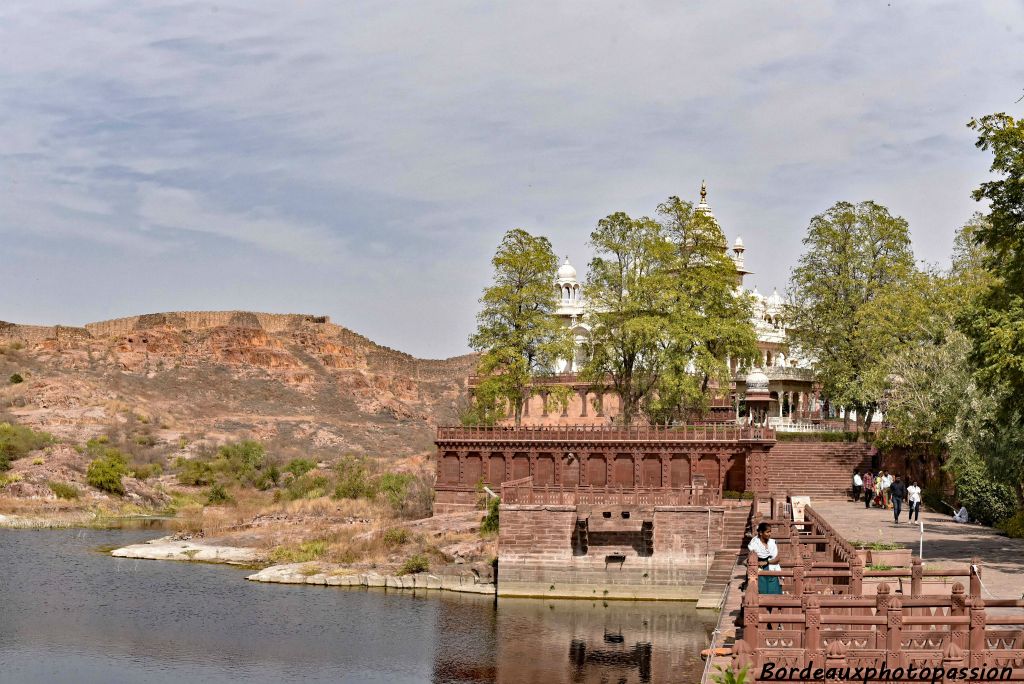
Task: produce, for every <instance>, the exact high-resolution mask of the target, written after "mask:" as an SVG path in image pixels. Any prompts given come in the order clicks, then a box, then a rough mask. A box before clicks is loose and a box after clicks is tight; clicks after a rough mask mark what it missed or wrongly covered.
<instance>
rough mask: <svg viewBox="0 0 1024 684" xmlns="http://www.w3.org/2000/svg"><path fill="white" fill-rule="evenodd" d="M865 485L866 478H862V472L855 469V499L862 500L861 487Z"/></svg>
mask: <svg viewBox="0 0 1024 684" xmlns="http://www.w3.org/2000/svg"><path fill="white" fill-rule="evenodd" d="M863 486H864V480H863V479H862V478H861V476H860V473H858V472H856V471H854V473H853V500H854V501H860V491H861V487H863Z"/></svg>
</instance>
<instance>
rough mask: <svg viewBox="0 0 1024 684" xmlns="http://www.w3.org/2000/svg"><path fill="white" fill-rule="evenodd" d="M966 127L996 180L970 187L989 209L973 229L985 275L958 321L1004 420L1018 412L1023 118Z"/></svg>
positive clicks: (1023, 275) (1023, 304)
mask: <svg viewBox="0 0 1024 684" xmlns="http://www.w3.org/2000/svg"><path fill="white" fill-rule="evenodd" d="M968 126H969V127H970V128H972V129H974V130H975V131H977V132H978V140H977V143H976V144H977V146H978V147H979V148H980V149H982V150H986V151H991V152H992V157H993V158H992V166H991V171H992V172H993V173H994V174H996V175H997V176H998V178H997V179H995V180H991V181H987V182H984V183H982V184H981V185H980V187H978V189H977V190H975V191H974V193H973V197H974V199H975V200H978V201H981V200H987V201H988V202H989V213H988V215H987V216H986V220H985V221H983V222H982V223H980V224H979V226H978V227H977V230H976V231H975V233H974V236H973V237H974V239H975V240H976V242H977V243H978V244H979V245H981V246H983V247H984V248H985V252H984V254H983V256H982V259H983V263H984V265H985V267H986V268H987V270H988V272H989V274H990V276H991V279H990V281H989V282H988V283H987V287H985V288H984V291H983V292H982V293H981V294H980V295H979V296H978V298H977V300H976V302H975V305H974V306H973V307H972V309H971V310H970V311H968V312H966V313H965V314H964V315H963V316H962V317H961V318H960V324H961V326H962V328H963V329H964V331H965V332H966V333H967V335H968V337H970V338H971V341H972V342H973V347H972V352H971V361H972V363H973V365H974V368H975V371H976V375H977V378H978V381H979V383H980V384H981V385H982V386H984V387H985V388H987V389H989V390H990V391H992V392H993V393H994V394H997V395H998V396H999V397H1000V402H999V404H1000V405H999V409H1000V412H1001V414H1002V417H1003V420H1004V421H1013V420H1016V421H1019V420H1020V419H1021V416H1022V415H1024V119H1014V118H1013V117H1012V116H1009V115H1007V114H1003V113H1000V114H990V115H988V116H983V117H981V118H980V119H973V120H972V121H971V122H970V123H969V124H968Z"/></svg>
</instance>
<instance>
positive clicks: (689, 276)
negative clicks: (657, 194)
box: [648, 197, 757, 422]
mask: <svg viewBox="0 0 1024 684" xmlns="http://www.w3.org/2000/svg"><path fill="white" fill-rule="evenodd" d="M657 215H658V218H659V222H660V223H661V226H662V230H663V232H664V234H665V236H666V238H667V239H668V240H669V242H670V243H671V245H672V252H671V256H670V258H669V259H668V260H667V262H666V267H667V269H668V275H669V280H670V290H669V309H668V315H669V321H668V342H667V352H668V353H667V368H666V372H665V373H664V374H663V375H662V378H661V381H660V382H659V383H658V387H657V392H656V395H655V396H654V397H651V399H650V400H649V401H648V414H649V416H650V417H651V418H652V419H653V420H656V421H658V422H671V421H675V420H680V419H685V418H686V417H687V416H688V415H690V414H692V413H694V412H700V411H703V410H705V409H706V407H707V400H708V397H709V389H711V387H712V385H714V386H715V387H718V388H721V387H728V384H729V381H730V379H731V378H730V369H729V366H728V364H727V359H728V358H733V359H740V360H746V359H751V358H753V357H754V355H755V354H756V353H757V336H756V334H755V333H754V328H753V326H752V325H751V322H750V318H751V305H752V302H751V301H750V298H749V297H748V296H747V295H745V294H744V293H743V292H742V290H741V289H740V288H739V287H738V282H739V281H738V277H737V273H736V265H735V263H734V262H733V260H732V259H731V258H730V257H729V255H728V251H727V242H726V239H725V235H724V234H723V233H722V230H721V228H720V227H719V225H718V222H717V221H716V220H715V219H714V217H713V216H711V215H710V213H708V212H704V211H700V210H695V209H694V207H693V205H692V204H691V203H689V202H685V201H683V200H680V199H679V198H678V197H670V198H669V199H668V200H666V201H665V202H663V203H662V204H660V205H658V213H657Z"/></svg>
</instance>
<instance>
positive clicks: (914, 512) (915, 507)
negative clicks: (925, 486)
mask: <svg viewBox="0 0 1024 684" xmlns="http://www.w3.org/2000/svg"><path fill="white" fill-rule="evenodd" d="M907 505H908V506H909V508H908V509H907V519H908V520H913V521H914V522H917V519H918V516H919V515H920V514H921V487H920V486H918V484H917V480H911V485H910V486H909V487H907Z"/></svg>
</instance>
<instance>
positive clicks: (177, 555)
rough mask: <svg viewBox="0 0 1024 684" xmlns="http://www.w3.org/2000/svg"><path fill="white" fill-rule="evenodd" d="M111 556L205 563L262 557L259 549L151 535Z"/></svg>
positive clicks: (253, 560) (244, 561) (241, 561)
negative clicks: (150, 537) (153, 536)
mask: <svg viewBox="0 0 1024 684" xmlns="http://www.w3.org/2000/svg"><path fill="white" fill-rule="evenodd" d="M110 555H111V556H115V557H117V558H143V559H146V560H177V561H203V562H206V563H229V564H232V565H248V564H250V563H257V562H259V561H261V560H263V557H264V556H263V553H262V552H261V551H260V550H259V549H252V548H246V547H238V546H214V545H212V544H202V543H197V542H194V541H180V540H175V539H173V538H171V537H161V538H159V539H152V540H150V541H148V542H145V543H142V544H131V545H130V546H123V547H121V548H119V549H114V550H113V551H111V552H110Z"/></svg>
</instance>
